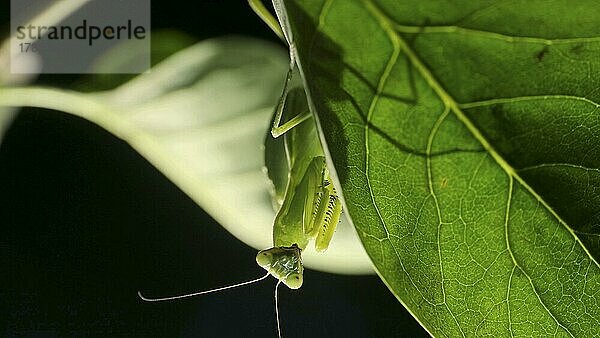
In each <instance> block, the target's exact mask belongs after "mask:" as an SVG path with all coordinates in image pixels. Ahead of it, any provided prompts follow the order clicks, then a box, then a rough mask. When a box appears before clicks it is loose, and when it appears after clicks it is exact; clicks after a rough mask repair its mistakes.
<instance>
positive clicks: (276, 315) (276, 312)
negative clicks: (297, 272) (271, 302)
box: [275, 280, 281, 338]
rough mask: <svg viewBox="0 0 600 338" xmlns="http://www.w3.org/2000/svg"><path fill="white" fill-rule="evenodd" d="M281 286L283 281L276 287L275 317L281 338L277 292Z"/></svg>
mask: <svg viewBox="0 0 600 338" xmlns="http://www.w3.org/2000/svg"><path fill="white" fill-rule="evenodd" d="M279 284H281V280H279V281H278V282H277V285H275V317H276V318H277V337H279V338H281V326H280V325H279V304H278V303H277V293H278V292H277V291H278V290H279Z"/></svg>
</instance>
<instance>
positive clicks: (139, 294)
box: [138, 273, 270, 302]
mask: <svg viewBox="0 0 600 338" xmlns="http://www.w3.org/2000/svg"><path fill="white" fill-rule="evenodd" d="M269 275H270V273H267V274H266V275H264V276H262V277H260V278H256V279H253V280H249V281H246V282H241V283H237V284H233V285H228V286H223V287H220V288H216V289H210V290H206V291H200V292H194V293H189V294H186V295H180V296H173V297H164V298H147V297H144V295H142V292H141V291H138V296H139V297H140V299H141V300H143V301H145V302H162V301H165V300H176V299H181V298H188V297H194V296H199V295H205V294H207V293H212V292H218V291H223V290H227V289H233V288H237V287H240V286H244V285H248V284H252V283H256V282H260V281H261V280H263V279H265V278H267V277H269Z"/></svg>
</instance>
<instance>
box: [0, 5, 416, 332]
mask: <svg viewBox="0 0 600 338" xmlns="http://www.w3.org/2000/svg"><path fill="white" fill-rule="evenodd" d="M189 4H190V2H184V1H163V2H158V1H153V3H152V26H153V29H160V28H175V29H178V30H181V31H183V32H186V33H188V34H190V35H192V36H193V37H194V38H195V39H196V40H202V39H205V38H208V37H214V36H221V35H224V34H244V35H253V36H256V37H260V38H264V39H269V40H272V41H274V42H277V43H279V41H278V40H277V38H276V37H274V35H273V34H272V33H271V32H270V30H269V29H268V28H267V27H266V26H265V25H264V24H263V23H262V22H261V21H260V20H259V19H258V18H257V17H256V16H255V15H254V14H253V13H252V11H251V10H250V8H249V7H248V5H247V3H246V2H245V1H198V2H195V5H194V8H193V9H192V8H187V7H186V6H189ZM8 5H9V2H8V1H5V2H3V5H2V9H1V11H0V13H2V22H3V23H4V26H3V31H2V32H3V33H4V34H3V35H5V34H6V32H7V31H8V29H7V25H8V20H9V18H8V13H9V8H8ZM81 80H82V77H81V76H73V75H46V76H42V77H41V78H40V79H39V81H38V83H41V84H46V85H55V86H62V87H69V86H70V85H72V84H73V83H76V82H78V81H81ZM0 90H1V89H0ZM0 225H1V227H0V229H1V230H0V231H1V233H0V335H2V336H36V337H54V336H188V337H189V336H202V337H235V336H244V337H270V336H275V335H276V323H275V314H274V307H273V289H274V285H275V281H274V280H273V279H272V278H270V279H268V280H267V281H265V282H263V283H261V284H257V285H254V286H251V287H245V288H239V289H235V290H230V291H226V292H223V293H219V294H211V295H205V296H202V297H199V298H193V299H187V300H181V301H175V302H168V303H144V302H142V301H140V300H139V299H138V298H137V295H136V292H137V290H143V291H144V292H145V293H146V294H147V295H149V296H157V297H160V296H168V295H175V294H180V293H185V292H192V291H196V290H202V289H208V288H213V287H218V286H223V285H227V284H231V283H233V282H238V281H243V280H246V279H250V278H254V277H257V276H260V275H262V271H261V269H260V268H258V267H257V266H256V264H255V261H254V256H255V254H256V250H254V249H253V248H250V247H248V246H246V245H245V244H243V243H241V242H240V241H238V240H237V239H236V238H234V237H233V236H232V235H230V234H229V233H228V232H227V231H226V230H224V229H223V228H222V227H221V226H219V224H218V223H216V222H215V221H214V220H213V219H212V218H211V217H210V216H208V215H207V214H206V213H205V212H204V211H203V210H202V209H200V208H199V207H198V206H197V205H196V204H195V203H194V202H192V201H191V200H190V199H189V198H188V197H187V196H186V195H185V194H183V193H182V192H181V191H180V190H179V189H178V188H177V187H175V186H174V185H173V184H171V183H170V182H169V181H168V180H167V179H166V178H165V177H164V176H163V175H162V174H161V173H159V172H158V171H157V170H156V169H155V168H154V167H152V166H151V165H150V164H149V163H148V162H147V161H146V160H145V159H143V158H142V157H141V156H140V155H138V154H137V153H136V152H135V151H134V150H132V149H131V147H129V146H128V145H127V144H126V143H124V142H122V141H120V140H118V139H116V138H115V137H113V136H112V135H110V134H109V133H107V132H106V131H104V130H102V129H100V128H98V127H97V126H95V125H93V124H91V123H89V122H87V121H84V120H81V119H78V118H74V117H72V116H67V115H65V114H61V113H58V112H53V111H45V110H40V109H26V110H24V111H23V112H22V113H21V114H20V115H19V117H18V118H17V119H16V120H15V122H14V124H13V126H12V127H11V129H10V130H9V131H8V132H7V134H6V137H5V139H4V141H3V142H2V144H1V145H0ZM280 312H281V320H282V330H283V335H284V337H308V336H310V337H391V336H395V337H397V336H405V337H408V336H410V337H418V336H426V333H425V332H424V331H423V330H422V329H421V328H420V327H419V325H418V324H417V322H416V321H415V320H414V319H412V317H411V316H410V315H409V314H408V313H407V312H406V311H405V310H404V309H403V307H402V305H401V304H400V303H398V301H397V300H396V299H395V298H394V297H393V295H392V294H391V293H390V292H389V291H388V290H387V289H386V287H385V286H384V285H383V283H382V282H381V281H380V280H379V279H378V278H377V277H375V276H363V277H349V276H340V275H332V274H326V273H320V272H315V271H310V270H308V271H306V273H305V282H304V286H303V287H302V288H301V289H300V290H296V291H291V290H288V289H287V288H285V287H283V288H281V290H280Z"/></svg>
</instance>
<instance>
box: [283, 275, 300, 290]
mask: <svg viewBox="0 0 600 338" xmlns="http://www.w3.org/2000/svg"><path fill="white" fill-rule="evenodd" d="M302 282H303V277H302V275H301V274H299V273H291V274H289V275H287V277H285V280H284V281H283V283H284V284H285V285H287V287H288V288H290V289H299V288H300V287H301V286H302Z"/></svg>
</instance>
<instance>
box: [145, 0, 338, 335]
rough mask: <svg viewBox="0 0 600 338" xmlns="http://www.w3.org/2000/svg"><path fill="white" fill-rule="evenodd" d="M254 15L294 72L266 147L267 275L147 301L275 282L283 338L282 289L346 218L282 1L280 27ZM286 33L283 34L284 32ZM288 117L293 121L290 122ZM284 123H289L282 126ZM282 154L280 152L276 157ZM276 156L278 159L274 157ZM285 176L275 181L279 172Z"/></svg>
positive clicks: (258, 8)
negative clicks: (271, 214) (270, 204)
mask: <svg viewBox="0 0 600 338" xmlns="http://www.w3.org/2000/svg"><path fill="white" fill-rule="evenodd" d="M249 4H250V6H251V7H252V9H254V11H255V12H256V13H257V14H258V15H259V16H260V17H261V18H262V19H263V20H264V21H265V22H266V23H267V24H268V25H269V27H271V28H272V29H273V31H275V33H276V34H277V35H278V36H280V37H281V38H282V39H283V40H285V41H286V42H287V43H288V46H289V48H290V66H289V71H288V74H287V77H286V80H285V83H284V88H283V93H282V95H281V99H280V100H279V102H278V104H277V107H276V109H275V116H274V118H273V122H272V127H271V130H270V135H267V139H266V141H265V148H266V161H265V162H266V163H265V165H266V168H267V172H268V175H269V178H270V179H271V182H272V184H273V187H272V189H271V190H272V195H273V200H274V206H275V207H276V209H277V214H276V217H275V220H274V224H273V247H272V248H269V249H265V250H261V251H259V252H258V254H257V255H256V262H257V263H258V265H259V266H260V267H262V268H264V269H265V270H266V271H267V273H266V275H264V276H263V277H260V278H257V279H254V280H250V281H247V282H242V283H238V284H235V285H230V286H225V287H221V288H217V289H212V290H207V291H202V292H196V293H192V294H186V295H182V296H175V297H166V298H146V297H144V296H143V295H142V294H141V293H139V292H138V295H139V297H140V298H141V299H143V300H145V301H165V300H174V299H179V298H185V297H192V296H196V295H201V294H206V293H211V292H217V291H222V290H226V289H230V288H234V287H239V286H243V285H247V284H251V283H255V282H258V281H261V280H263V279H265V278H267V277H268V276H269V275H271V276H273V277H275V278H276V279H277V280H278V283H277V285H276V287H275V308H276V314H277V331H278V334H279V335H281V329H280V323H279V311H278V306H277V292H278V291H277V290H278V287H279V285H280V284H281V283H283V284H285V285H286V286H287V287H289V288H290V289H298V288H300V287H301V286H302V283H303V271H304V267H303V265H302V252H303V250H304V249H305V248H307V246H308V245H309V242H310V241H311V240H314V246H315V249H316V251H318V252H322V251H325V250H326V249H327V248H328V246H329V243H330V241H331V239H332V237H333V235H334V232H335V229H336V226H337V224H338V222H339V220H340V217H341V214H342V203H341V200H340V197H339V195H338V193H337V191H336V189H335V187H334V184H333V181H332V179H331V176H330V172H329V169H328V167H327V163H326V158H325V154H324V151H323V147H322V146H321V143H320V140H319V135H318V133H317V127H316V121H315V117H314V116H313V115H312V112H311V111H310V109H309V105H308V100H307V96H306V93H305V90H304V86H303V84H302V82H301V81H300V79H301V74H300V70H299V67H298V62H297V58H296V52H295V47H294V44H293V41H292V39H291V32H290V30H289V29H288V28H286V27H285V26H284V25H285V21H286V20H283V18H284V16H285V13H284V11H283V10H282V7H281V5H280V4H279V2H278V1H274V7H275V10H276V13H277V16H278V17H279V19H280V21H279V22H281V23H282V27H280V26H279V23H278V22H277V20H276V19H275V18H274V17H273V16H272V15H271V14H270V13H269V11H268V10H267V9H266V8H265V7H264V6H263V4H262V3H261V2H260V1H259V0H249ZM282 28H283V29H282ZM287 116H293V117H292V118H289V119H286V117H287ZM284 120H285V121H284ZM276 148H279V150H280V151H277V150H276ZM273 154H275V155H273ZM282 170H283V171H286V173H285V175H284V177H280V179H277V177H276V176H277V174H276V172H277V171H282Z"/></svg>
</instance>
